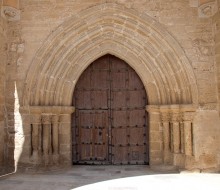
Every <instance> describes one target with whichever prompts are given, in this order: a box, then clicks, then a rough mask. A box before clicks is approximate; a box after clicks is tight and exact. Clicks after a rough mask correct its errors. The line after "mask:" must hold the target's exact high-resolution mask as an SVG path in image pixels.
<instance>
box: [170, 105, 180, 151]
mask: <svg viewBox="0 0 220 190" xmlns="http://www.w3.org/2000/svg"><path fill="white" fill-rule="evenodd" d="M171 122H172V129H173V130H172V131H173V152H174V153H176V154H178V153H180V124H179V122H180V114H179V108H177V107H175V108H174V107H173V108H172V116H171Z"/></svg>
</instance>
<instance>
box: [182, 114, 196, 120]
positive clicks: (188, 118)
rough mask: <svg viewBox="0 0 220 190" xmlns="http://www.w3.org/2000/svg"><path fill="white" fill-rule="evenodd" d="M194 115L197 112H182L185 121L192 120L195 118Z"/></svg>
mask: <svg viewBox="0 0 220 190" xmlns="http://www.w3.org/2000/svg"><path fill="white" fill-rule="evenodd" d="M194 115H195V112H184V113H182V119H183V121H190V122H192V121H193V119H194Z"/></svg>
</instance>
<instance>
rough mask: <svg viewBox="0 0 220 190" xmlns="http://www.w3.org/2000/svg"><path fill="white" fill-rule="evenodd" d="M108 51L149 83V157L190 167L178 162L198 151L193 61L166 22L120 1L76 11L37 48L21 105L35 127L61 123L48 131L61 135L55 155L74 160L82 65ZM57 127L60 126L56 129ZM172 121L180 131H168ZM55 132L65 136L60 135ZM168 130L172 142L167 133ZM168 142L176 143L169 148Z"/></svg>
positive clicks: (34, 146) (63, 161)
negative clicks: (76, 93) (73, 134)
mask: <svg viewBox="0 0 220 190" xmlns="http://www.w3.org/2000/svg"><path fill="white" fill-rule="evenodd" d="M105 54H112V55H114V56H116V57H118V58H120V59H122V60H124V61H125V62H126V63H128V64H129V65H130V66H131V67H132V68H133V69H134V70H135V71H136V73H137V74H138V75H139V77H140V78H141V80H142V82H143V84H144V86H145V89H146V94H147V96H148V104H149V105H148V107H147V111H148V112H149V117H150V118H149V119H150V122H149V125H150V132H149V133H150V140H149V143H150V148H149V149H150V164H161V163H165V164H170V163H171V164H175V165H179V166H181V167H185V166H183V165H181V164H182V163H184V161H182V162H181V163H177V162H178V160H184V159H187V156H189V160H190V161H189V162H191V160H192V158H191V156H192V155H193V152H192V146H193V142H192V141H191V140H192V139H193V138H191V135H192V134H191V132H192V118H193V113H194V112H195V108H194V106H193V105H197V104H198V91H197V84H196V79H195V76H194V72H193V68H192V66H191V64H190V62H189V60H188V59H187V57H186V55H185V53H184V51H183V49H182V48H181V46H180V45H179V44H178V42H177V41H176V40H175V38H174V37H173V36H172V35H171V34H170V33H169V32H168V31H167V30H166V28H165V27H163V26H162V25H161V24H159V23H158V22H157V21H155V20H154V19H152V18H151V17H149V16H148V15H146V14H139V13H138V12H136V11H135V10H132V9H127V8H125V7H123V6H120V5H117V4H112V3H105V4H101V5H97V6H94V7H91V8H88V9H86V10H84V11H81V12H80V13H78V14H76V15H75V16H72V17H71V18H70V19H69V20H67V21H65V22H64V23H63V24H61V25H60V26H59V27H58V28H57V29H56V30H54V32H53V33H52V34H51V35H50V36H49V37H48V39H47V40H46V41H45V43H44V44H43V45H42V47H41V48H40V49H39V50H38V52H37V53H36V55H35V57H34V59H33V61H32V63H31V65H30V68H29V71H28V73H27V78H26V82H25V86H24V94H23V101H22V106H23V107H22V109H23V110H25V111H26V113H29V114H30V115H31V117H32V120H31V121H30V124H31V127H32V131H34V130H36V131H37V130H38V126H39V125H40V126H42V128H43V129H45V130H50V129H52V128H53V129H52V130H56V132H55V133H49V132H48V131H46V132H48V135H51V134H56V137H55V139H56V140H54V141H53V142H54V145H53V146H54V147H55V149H56V150H59V157H58V155H54V156H55V158H56V159H57V158H61V159H62V163H61V165H62V164H63V163H68V164H69V163H71V148H70V147H71V146H70V144H71V135H70V134H71V133H70V131H71V113H72V112H73V111H74V108H73V107H71V106H72V95H73V92H74V88H75V85H76V83H77V81H78V79H79V77H80V75H81V74H82V73H83V71H84V70H85V69H86V68H87V67H88V66H89V65H90V64H91V63H92V62H93V61H94V60H96V59H98V58H99V57H101V56H103V55H105ZM187 114H188V115H190V116H188V115H187ZM35 118H37V122H36V121H35ZM45 118H46V119H45ZM54 118H55V119H54ZM180 125H184V126H186V128H185V130H186V131H184V133H185V134H187V135H186V136H185V137H184V138H186V139H183V138H181V137H180V130H181V127H180ZM51 126H52V128H51ZM54 126H55V127H54ZM58 126H59V127H62V130H58V128H59V127H58ZM161 126H163V127H164V128H163V129H161ZM173 126H175V131H174V132H175V133H170V131H171V130H170V129H171V127H173ZM46 132H45V133H43V136H42V137H41V139H45V141H41V142H43V143H44V142H45V143H46V142H48V139H51V137H48V136H46V134H47V133H46ZM58 132H60V133H61V135H57V134H58ZM31 135H32V137H31V138H32V139H34V138H36V136H34V135H35V134H31ZM38 135H42V133H39V134H38ZM163 135H165V136H163ZM171 135H173V138H172V139H173V141H172V142H170V139H171V138H168V137H169V136H171ZM155 137H156V138H155ZM174 137H175V138H174ZM34 143H38V141H36V142H35V141H34V140H32V144H29V145H28V146H32V147H31V148H30V149H32V150H33V153H34V152H39V151H42V150H41V149H40V150H38V146H39V145H38V144H34ZM170 143H173V147H174V149H172V150H171V149H170V146H169V145H170ZM184 143H185V149H186V150H181V152H180V145H181V144H184ZM163 145H164V147H165V148H167V149H166V150H165V149H163ZM58 146H60V147H59V148H58ZM41 147H42V146H41ZM43 148H44V147H43ZM45 149H46V151H43V153H45V152H48V146H47V145H45ZM53 149H54V148H53ZM166 151H167V152H166ZM57 152H58V151H57ZM41 154H42V153H41ZM41 154H40V155H41ZM34 155H38V154H33V155H32V156H34ZM44 158H45V159H35V158H34V159H33V160H34V161H36V162H37V161H39V160H41V161H44V162H45V163H47V164H48V160H46V159H47V158H49V157H48V155H44ZM180 158H181V159H180ZM56 159H55V160H56Z"/></svg>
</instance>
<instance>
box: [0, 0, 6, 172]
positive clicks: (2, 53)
mask: <svg viewBox="0 0 220 190" xmlns="http://www.w3.org/2000/svg"><path fill="white" fill-rule="evenodd" d="M1 4H2V1H0V8H1ZM6 30H7V23H6V22H5V20H4V19H3V18H2V17H0V63H1V68H0V168H1V167H2V166H3V164H4V151H5V146H4V144H5V143H4V140H5V135H4V133H5V131H4V128H5V119H4V116H5V114H4V113H5V110H4V108H5V101H4V100H5V67H6V59H7V37H6Z"/></svg>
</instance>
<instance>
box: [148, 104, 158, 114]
mask: <svg viewBox="0 0 220 190" xmlns="http://www.w3.org/2000/svg"><path fill="white" fill-rule="evenodd" d="M146 111H147V112H149V113H160V106H159V105H147V106H146Z"/></svg>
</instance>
